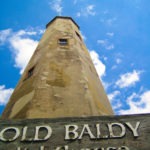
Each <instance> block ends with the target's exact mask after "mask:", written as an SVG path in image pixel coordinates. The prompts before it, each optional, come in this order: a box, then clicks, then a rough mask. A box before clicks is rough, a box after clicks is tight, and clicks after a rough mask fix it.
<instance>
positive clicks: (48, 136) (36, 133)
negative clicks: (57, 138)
mask: <svg viewBox="0 0 150 150" xmlns="http://www.w3.org/2000/svg"><path fill="white" fill-rule="evenodd" d="M42 128H44V129H46V130H47V135H46V136H45V137H43V138H41V139H40V138H39V131H40V129H42ZM51 135H52V129H51V127H50V126H36V128H35V137H34V141H46V140H48V139H49V138H50V136H51Z"/></svg>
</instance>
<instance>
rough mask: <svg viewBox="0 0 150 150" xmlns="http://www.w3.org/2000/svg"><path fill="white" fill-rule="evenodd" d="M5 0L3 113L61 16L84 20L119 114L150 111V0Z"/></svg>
mask: <svg viewBox="0 0 150 150" xmlns="http://www.w3.org/2000/svg"><path fill="white" fill-rule="evenodd" d="M0 2H1V4H0V114H1V113H2V112H3V110H4V107H5V105H6V104H7V102H8V99H9V97H10V95H11V94H12V92H13V90H14V88H15V86H16V84H17V82H18V80H19V78H20V77H21V74H22V73H23V70H24V68H25V66H26V65H27V63H28V61H29V59H30V57H31V56H32V54H33V52H34V50H35V48H36V46H37V44H38V42H39V40H40V39H41V37H42V35H43V34H44V31H45V25H46V24H47V23H48V22H49V21H51V20H52V19H53V18H54V17H55V16H70V17H72V18H73V19H74V20H75V22H76V23H77V24H78V25H79V26H80V32H81V34H82V38H83V39H84V42H85V44H86V46H87V49H88V50H89V53H90V55H91V58H92V60H93V63H94V65H95V67H96V70H97V73H98V75H99V77H100V80H101V81H102V84H103V86H104V88H105V91H106V93H107V95H108V98H109V100H110V103H111V105H112V108H113V110H114V112H115V114H116V115H124V114H141V113H150V67H149V65H150V9H149V6H150V0H92V1H91V0H42V1H41V0H13V1H12V0H5V1H4V0H0Z"/></svg>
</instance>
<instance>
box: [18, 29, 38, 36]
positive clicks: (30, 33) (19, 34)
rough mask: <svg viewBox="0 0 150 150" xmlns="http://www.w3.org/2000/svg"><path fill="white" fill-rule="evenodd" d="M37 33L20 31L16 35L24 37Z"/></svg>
mask: <svg viewBox="0 0 150 150" xmlns="http://www.w3.org/2000/svg"><path fill="white" fill-rule="evenodd" d="M36 34H37V32H36V31H26V30H19V31H18V32H17V33H16V36H22V35H36Z"/></svg>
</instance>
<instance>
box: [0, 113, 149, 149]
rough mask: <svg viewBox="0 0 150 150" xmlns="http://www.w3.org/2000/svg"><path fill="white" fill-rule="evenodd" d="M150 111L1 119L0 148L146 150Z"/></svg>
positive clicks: (147, 147)
mask: <svg viewBox="0 0 150 150" xmlns="http://www.w3.org/2000/svg"><path fill="white" fill-rule="evenodd" d="M149 133H150V114H143V115H128V116H100V117H84V118H83V117H82V118H57V119H24V120H0V150H149V149H150V136H149Z"/></svg>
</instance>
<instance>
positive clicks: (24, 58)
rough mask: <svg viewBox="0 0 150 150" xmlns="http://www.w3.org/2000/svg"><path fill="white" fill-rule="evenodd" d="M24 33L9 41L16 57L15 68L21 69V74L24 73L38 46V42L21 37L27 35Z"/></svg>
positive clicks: (15, 35)
mask: <svg viewBox="0 0 150 150" xmlns="http://www.w3.org/2000/svg"><path fill="white" fill-rule="evenodd" d="M23 32H25V31H18V32H17V33H16V34H14V35H13V36H12V37H11V38H10V39H9V41H10V45H11V47H12V48H13V51H12V52H13V53H14V55H15V66H16V67H18V68H20V69H21V71H20V73H22V72H23V71H24V69H25V67H26V65H27V63H28V62H29V60H30V58H31V56H32V54H33V52H34V51H35V49H36V47H37V44H38V41H36V40H33V39H30V38H23V37H21V35H22V34H25V33H23ZM27 34H28V33H27Z"/></svg>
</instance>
